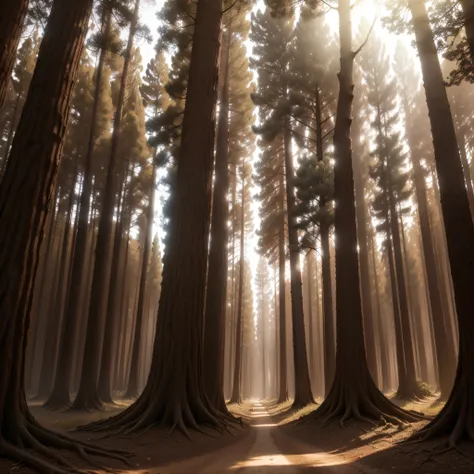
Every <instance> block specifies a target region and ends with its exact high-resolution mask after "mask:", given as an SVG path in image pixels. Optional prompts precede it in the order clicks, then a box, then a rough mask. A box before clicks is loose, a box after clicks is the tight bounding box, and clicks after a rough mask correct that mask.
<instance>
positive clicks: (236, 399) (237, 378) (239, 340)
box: [230, 176, 245, 403]
mask: <svg viewBox="0 0 474 474" xmlns="http://www.w3.org/2000/svg"><path fill="white" fill-rule="evenodd" d="M240 205H241V214H240V265H239V296H238V300H237V301H238V302H237V319H236V328H235V361H234V381H233V384H232V396H231V397H230V401H231V403H242V345H243V328H242V326H243V324H242V322H243V321H242V319H243V299H244V283H245V280H244V268H245V267H244V262H245V176H244V177H243V179H242V195H241V200H240Z"/></svg>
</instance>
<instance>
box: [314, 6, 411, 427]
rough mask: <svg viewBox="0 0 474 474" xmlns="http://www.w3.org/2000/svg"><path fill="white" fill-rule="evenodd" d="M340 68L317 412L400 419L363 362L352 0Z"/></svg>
mask: <svg viewBox="0 0 474 474" xmlns="http://www.w3.org/2000/svg"><path fill="white" fill-rule="evenodd" d="M339 35H340V36H339V37H340V45H341V46H340V48H341V69H340V72H339V85H340V88H339V98H338V103H337V115H336V124H335V129H334V151H335V160H336V166H335V169H334V197H335V201H336V208H335V233H336V311H337V318H336V323H337V326H336V329H337V331H336V337H337V342H336V351H337V352H336V372H335V378H334V384H333V386H332V388H331V391H330V392H329V395H328V396H327V397H326V399H325V401H324V402H323V404H322V405H321V406H320V408H319V409H318V410H316V412H315V416H316V417H322V418H323V419H324V420H326V421H328V420H331V419H340V422H341V423H342V424H344V422H345V421H346V420H348V419H349V418H352V417H353V418H356V419H359V420H361V419H366V418H371V419H374V420H377V421H378V420H379V419H380V417H381V416H383V417H384V418H385V419H386V420H391V421H392V422H395V423H399V421H400V419H405V420H413V419H416V418H417V416H416V415H414V414H411V413H407V412H405V411H403V410H402V409H400V408H398V407H397V406H395V405H393V404H392V403H391V402H390V401H389V400H388V399H386V398H385V397H384V396H383V395H382V393H381V392H380V391H379V390H378V389H377V387H376V385H375V383H374V381H373V380H372V378H371V376H370V374H369V369H368V367H367V362H366V356H365V343H364V331H363V323H362V302H361V296H360V284H359V260H358V255H357V228H356V213H355V203H354V179H353V172H352V151H351V139H350V129H351V108H352V100H353V88H354V86H353V82H352V72H353V65H354V58H355V56H356V53H354V52H353V51H352V25H351V6H350V0H339Z"/></svg>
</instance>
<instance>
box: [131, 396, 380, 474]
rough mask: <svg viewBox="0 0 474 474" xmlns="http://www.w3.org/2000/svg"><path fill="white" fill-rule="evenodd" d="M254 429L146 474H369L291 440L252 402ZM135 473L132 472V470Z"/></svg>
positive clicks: (266, 413) (259, 404)
mask: <svg viewBox="0 0 474 474" xmlns="http://www.w3.org/2000/svg"><path fill="white" fill-rule="evenodd" d="M251 417H252V421H251V425H252V426H253V428H254V429H252V431H251V432H250V433H249V436H247V437H245V439H243V440H242V441H240V442H238V443H236V444H234V445H232V446H229V447H227V448H224V449H221V450H218V451H214V452H212V453H208V454H206V455H203V456H198V457H194V458H191V459H187V460H185V461H182V462H177V463H171V464H168V465H164V466H160V467H156V469H151V470H149V469H147V470H146V472H147V473H150V474H222V473H225V472H230V473H232V472H235V473H245V474H298V473H302V472H305V473H306V472H315V473H321V474H322V473H324V474H326V473H327V474H333V473H334V474H361V473H366V474H369V472H370V473H373V474H375V472H377V473H381V471H373V470H370V471H369V470H368V468H366V467H365V466H364V468H363V469H362V466H360V465H358V464H347V463H346V461H345V460H344V458H343V457H342V456H340V455H336V454H329V453H325V452H317V451H315V448H314V447H311V446H309V445H306V444H305V443H303V442H302V441H301V440H298V439H296V438H292V437H290V436H288V435H287V434H286V433H283V432H282V430H281V429H279V428H278V426H277V425H276V424H275V423H274V422H273V421H272V418H271V417H270V415H269V414H268V411H267V409H266V407H265V406H264V405H263V404H262V403H255V404H254V405H253V407H252V409H251ZM135 472H136V471H135Z"/></svg>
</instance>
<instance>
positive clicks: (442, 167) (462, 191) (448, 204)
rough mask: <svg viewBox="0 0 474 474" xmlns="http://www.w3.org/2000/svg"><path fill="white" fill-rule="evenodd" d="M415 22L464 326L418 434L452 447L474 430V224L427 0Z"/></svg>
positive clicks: (415, 2)
mask: <svg viewBox="0 0 474 474" xmlns="http://www.w3.org/2000/svg"><path fill="white" fill-rule="evenodd" d="M409 7H410V10H411V13H412V19H413V26H414V30H415V38H416V44H417V49H418V53H419V56H420V61H421V70H422V75H423V82H424V86H425V93H426V101H427V104H428V111H429V116H430V122H431V130H432V135H433V145H434V151H435V153H434V155H435V163H436V169H437V172H438V178H439V185H440V186H439V188H440V195H441V207H442V211H443V217H444V222H445V230H446V240H447V246H448V254H449V260H450V263H451V275H452V278H453V287H454V295H455V301H456V309H457V314H458V325H459V361H458V370H457V374H456V379H455V382H454V388H453V391H452V393H451V396H450V397H449V399H448V401H447V403H446V405H445V406H444V408H443V409H442V410H441V412H440V413H439V414H438V415H437V416H436V417H435V419H434V420H433V421H431V422H430V423H429V424H428V425H426V426H425V427H424V428H423V429H422V430H421V431H420V432H418V434H417V435H415V436H416V437H417V438H420V439H429V438H433V437H438V436H444V435H448V436H449V438H448V441H447V446H448V447H453V446H455V445H456V444H457V443H458V442H459V441H460V440H461V439H462V438H463V437H466V438H468V439H470V440H471V441H472V438H473V436H472V434H473V433H474V399H473V398H472V396H471V395H470V394H472V392H473V390H474V370H472V364H473V360H474V343H473V341H474V321H473V319H472V314H473V313H474V300H473V299H472V274H473V272H474V246H473V245H472V242H474V224H473V222H472V216H471V212H470V209H469V199H468V196H467V192H466V187H465V183H464V175H463V170H462V164H461V157H460V155H459V148H458V145H457V141H456V133H455V129H454V124H453V119H452V115H451V110H450V106H449V101H448V97H447V94H446V89H445V87H444V83H443V75H442V72H441V67H440V63H439V59H438V56H437V51H436V46H435V43H434V39H433V34H432V31H431V28H430V22H429V19H428V15H427V12H426V6H425V3H424V1H421V0H410V2H409Z"/></svg>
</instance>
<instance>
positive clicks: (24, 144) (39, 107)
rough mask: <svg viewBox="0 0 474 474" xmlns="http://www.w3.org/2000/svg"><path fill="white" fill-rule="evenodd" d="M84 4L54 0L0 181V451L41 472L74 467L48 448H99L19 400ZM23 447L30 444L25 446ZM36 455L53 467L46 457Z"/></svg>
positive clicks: (87, 5) (88, 5)
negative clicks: (46, 422)
mask: <svg viewBox="0 0 474 474" xmlns="http://www.w3.org/2000/svg"><path fill="white" fill-rule="evenodd" d="M91 9H92V1H90V0H78V1H77V2H74V3H72V4H71V2H69V1H65V0H55V1H54V3H53V7H52V11H51V15H50V17H49V21H48V25H47V27H46V29H45V35H44V39H43V42H42V44H41V47H40V50H39V54H38V62H37V66H36V69H35V72H34V75H33V78H32V81H31V85H30V92H29V94H28V99H27V101H26V104H25V107H24V110H23V114H22V117H21V120H20V123H19V125H18V130H17V133H16V135H15V139H14V141H13V145H12V149H11V155H10V164H9V166H8V167H7V169H6V171H5V175H4V180H3V182H2V185H1V186H0V203H1V204H0V207H1V209H2V213H1V216H0V222H1V225H0V241H1V242H2V247H1V248H2V249H3V251H2V253H1V256H0V261H1V263H2V269H3V272H4V273H3V275H4V281H3V283H2V290H1V292H2V295H3V296H2V298H1V311H2V314H4V315H5V317H4V318H2V322H1V324H0V340H1V341H2V343H1V344H0V361H1V364H2V369H1V371H0V372H1V374H2V375H1V379H2V382H1V384H0V445H1V452H2V456H6V457H10V458H12V459H14V460H16V461H20V462H24V463H25V464H27V465H29V466H30V467H32V468H33V469H36V470H37V471H38V472H41V473H51V472H56V473H63V472H66V470H71V469H74V467H73V466H72V465H71V464H70V462H69V461H66V460H65V459H64V458H63V457H62V456H60V455H59V454H56V453H54V452H53V451H51V450H50V448H58V447H61V448H62V449H70V450H74V451H76V452H77V451H78V450H77V447H78V446H79V447H82V448H83V451H81V452H82V453H83V455H84V457H87V456H88V454H106V453H105V452H104V451H103V450H101V449H99V448H97V447H95V446H92V445H89V444H87V443H82V442H80V441H77V440H72V439H70V438H69V437H67V436H66V435H63V434H58V433H54V432H52V431H50V430H48V429H46V428H44V427H42V426H41V425H40V424H39V423H38V422H37V421H36V420H35V418H34V417H33V416H32V415H31V413H30V412H29V409H28V407H27V405H26V400H25V391H24V380H23V374H24V355H25V348H26V344H27V333H28V329H29V325H30V309H31V298H32V290H33V284H34V279H35V274H36V270H37V265H38V255H39V254H38V249H39V246H40V244H41V240H42V235H43V231H44V226H45V221H46V217H47V214H48V211H49V207H50V204H51V198H52V196H53V190H54V185H55V180H56V176H57V171H58V166H59V162H60V157H61V153H62V148H63V143H64V138H65V133H66V126H67V122H68V114H69V109H70V105H71V98H72V91H73V85H74V83H75V81H76V76H77V72H78V67H79V64H80V58H81V53H82V50H83V46H84V39H85V36H86V34H87V26H88V21H89V17H90V14H91ZM19 215H21V216H22V217H21V219H20V218H18V216H19ZM25 446H29V447H30V451H29V452H26V451H25V450H24V447H25ZM31 451H33V453H32V452H31ZM37 455H41V456H43V457H42V458H40V457H38V456H37ZM44 456H46V457H47V458H49V459H53V460H55V461H56V462H57V463H58V464H59V466H61V467H56V466H54V465H53V464H51V463H49V462H48V461H47V460H45V459H44Z"/></svg>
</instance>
